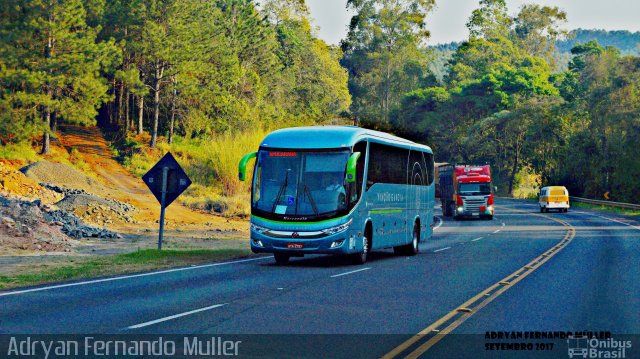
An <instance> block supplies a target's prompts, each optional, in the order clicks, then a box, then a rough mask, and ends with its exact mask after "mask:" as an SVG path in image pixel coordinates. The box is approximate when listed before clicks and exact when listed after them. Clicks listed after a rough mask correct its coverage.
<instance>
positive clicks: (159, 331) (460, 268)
mask: <svg viewBox="0 0 640 359" xmlns="http://www.w3.org/2000/svg"><path fill="white" fill-rule="evenodd" d="M638 222H639V221H638V220H637V219H633V218H627V217H624V216H621V215H617V214H607V213H605V212H594V211H589V210H577V209H571V210H569V212H568V213H545V214H541V213H539V211H538V207H537V204H536V203H533V202H527V201H516V200H504V199H503V200H498V201H497V210H496V216H495V217H494V220H493V221H486V220H463V221H453V220H445V221H442V220H441V218H440V217H439V218H438V219H437V221H436V225H437V228H436V229H435V231H434V237H433V238H431V239H429V240H428V241H426V242H422V243H421V245H420V254H419V255H417V256H414V257H405V256H395V255H394V254H393V252H392V251H383V252H374V253H373V254H372V256H371V258H370V260H369V261H368V262H367V263H366V264H365V265H363V266H353V265H351V264H350V263H349V261H348V260H346V259H344V258H336V257H326V256H314V257H308V258H307V257H305V258H299V259H297V258H292V261H291V263H290V264H289V265H287V266H276V265H275V263H274V261H273V258H272V257H260V258H252V259H249V260H241V261H235V262H229V263H218V264H210V265H202V266H195V267H188V268H179V269H174V270H166V271H160V272H153V273H143V274H138V275H132V276H122V277H112V278H102V279H98V280H94V281H85V282H74V283H63V284H60V285H53V286H51V285H49V286H42V287H34V288H27V289H21V290H14V291H7V292H0V334H5V335H4V336H2V338H3V339H4V340H5V341H6V340H7V338H9V337H10V336H11V335H13V334H56V335H55V336H53V338H61V336H60V335H61V334H77V335H80V336H86V335H87V334H92V335H100V334H109V335H111V334H117V335H122V336H123V337H125V338H129V339H131V338H135V337H136V335H142V334H149V336H148V337H149V338H158V337H159V336H165V337H166V338H178V339H176V340H180V341H181V340H182V339H179V338H181V337H184V336H185V335H199V338H204V339H211V338H215V340H218V339H220V338H221V340H222V339H224V340H236V341H241V343H239V344H238V348H236V349H237V353H238V354H239V356H240V357H291V358H302V357H309V358H316V357H317V358H380V357H387V358H392V357H425V358H427V357H428V358H431V357H433V358H479V357H487V358H495V357H498V358H501V357H509V358H510V357H514V358H520V357H527V358H529V357H530V358H538V357H545V358H546V357H548V358H567V357H571V355H570V354H571V352H570V350H571V348H574V349H576V350H578V351H577V352H575V351H574V352H573V354H572V355H574V356H573V357H583V356H575V355H576V353H579V354H580V353H584V351H582V350H586V351H587V353H591V352H589V351H588V350H591V349H593V348H594V347H595V349H596V350H597V351H599V352H607V353H609V355H611V353H610V352H616V353H617V355H618V356H620V355H624V357H626V358H633V357H640V336H639V335H638V334H640V314H639V313H640V266H639V263H640V244H639V242H640V224H638ZM172 334H176V336H171V335H172ZM582 335H588V336H587V337H586V338H587V339H584V340H582V341H580V340H581V339H580V338H584V337H582ZM569 336H571V337H569ZM575 338H578V339H575ZM574 339H575V340H574ZM591 339H597V340H596V341H593V342H590V340H591ZM626 341H629V343H626ZM5 344H6V343H5ZM180 345H182V344H180ZM621 346H622V347H625V348H624V349H622V348H620V347H621ZM191 349H193V347H191ZM178 351H179V350H178ZM5 354H6V353H2V352H0V357H4V356H8V355H5ZM165 354H166V353H165ZM191 354H193V353H191ZM200 354H202V353H200ZM209 354H211V353H209ZM217 354H218V356H222V353H220V352H218V353H217ZM233 354H235V353H233ZM600 355H601V357H606V356H602V355H603V354H602V353H601V354H600ZM604 355H607V354H604ZM50 357H52V356H50ZM148 357H153V356H148ZM202 357H206V355H202Z"/></svg>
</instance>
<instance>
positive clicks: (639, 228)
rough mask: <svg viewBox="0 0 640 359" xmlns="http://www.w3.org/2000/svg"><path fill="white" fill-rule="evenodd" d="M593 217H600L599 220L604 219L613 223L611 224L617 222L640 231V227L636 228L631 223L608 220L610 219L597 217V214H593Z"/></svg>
mask: <svg viewBox="0 0 640 359" xmlns="http://www.w3.org/2000/svg"><path fill="white" fill-rule="evenodd" d="M592 216H595V217H598V218H602V219H606V220H608V221H611V222H616V223H620V224H624V225H625V226H629V227H631V228H635V229H637V230H640V227H638V226H634V225H633V224H629V223H625V222H622V221H618V220H617V219H613V218H608V217H603V216H598V215H596V214H592Z"/></svg>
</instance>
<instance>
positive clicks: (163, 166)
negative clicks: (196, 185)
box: [142, 152, 191, 250]
mask: <svg viewBox="0 0 640 359" xmlns="http://www.w3.org/2000/svg"><path fill="white" fill-rule="evenodd" d="M142 180H143V181H144V183H145V184H146V185H147V186H148V187H149V189H150V190H151V193H153V195H154V196H155V197H156V199H157V200H158V202H160V220H159V221H158V222H159V225H160V232H159V234H158V250H162V238H163V236H164V213H165V209H166V208H167V207H169V205H170V204H171V203H172V202H173V201H174V200H175V199H176V198H178V196H180V194H182V192H184V190H186V189H187V187H189V185H191V179H189V177H188V176H187V174H186V173H185V172H184V170H183V169H182V167H180V165H179V164H178V162H177V161H176V159H175V158H174V157H173V155H171V153H170V152H168V153H167V154H166V155H165V156H164V157H162V159H161V160H160V161H158V163H156V164H155V166H153V167H152V168H151V169H150V170H149V172H147V173H146V174H145V175H144V176H142Z"/></svg>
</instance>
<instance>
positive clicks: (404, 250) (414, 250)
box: [393, 223, 420, 256]
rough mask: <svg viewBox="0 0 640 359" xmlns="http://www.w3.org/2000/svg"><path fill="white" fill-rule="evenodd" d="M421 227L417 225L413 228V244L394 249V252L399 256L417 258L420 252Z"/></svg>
mask: <svg viewBox="0 0 640 359" xmlns="http://www.w3.org/2000/svg"><path fill="white" fill-rule="evenodd" d="M419 245H420V227H419V226H418V224H417V223H416V224H415V225H414V227H413V238H411V243H409V244H407V245H404V246H398V247H393V252H394V253H395V254H397V255H406V256H415V255H416V254H418V252H420V247H419Z"/></svg>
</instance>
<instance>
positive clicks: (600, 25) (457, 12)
mask: <svg viewBox="0 0 640 359" xmlns="http://www.w3.org/2000/svg"><path fill="white" fill-rule="evenodd" d="M306 3H307V5H308V6H309V8H310V10H311V17H312V18H313V20H314V21H313V23H314V25H315V26H317V27H319V32H318V35H319V37H320V38H321V39H323V40H324V41H326V42H327V43H329V44H338V43H339V42H340V40H341V39H342V38H344V37H345V35H346V33H347V26H348V24H349V20H350V19H351V16H352V15H353V14H352V13H350V12H348V11H347V10H346V8H345V5H346V3H347V1H346V0H306ZM531 3H535V4H540V5H549V6H558V7H559V8H560V9H562V10H564V11H565V12H566V13H567V22H566V24H565V25H564V26H563V27H564V28H566V29H568V30H572V29H577V28H583V29H604V30H629V31H631V32H636V31H640V1H638V0H555V1H553V0H528V1H526V0H507V6H508V7H509V13H510V14H511V15H515V14H516V13H517V12H518V10H519V8H520V7H521V6H522V5H523V4H531ZM478 7H479V1H478V0H436V9H435V10H434V11H433V12H431V13H430V14H429V15H428V16H427V28H428V29H429V31H431V39H430V40H429V44H430V45H434V44H441V43H447V42H451V41H461V40H465V39H466V38H467V36H468V32H467V28H466V27H465V24H466V23H467V20H468V19H469V16H471V12H472V11H473V10H474V9H476V8H478Z"/></svg>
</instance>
